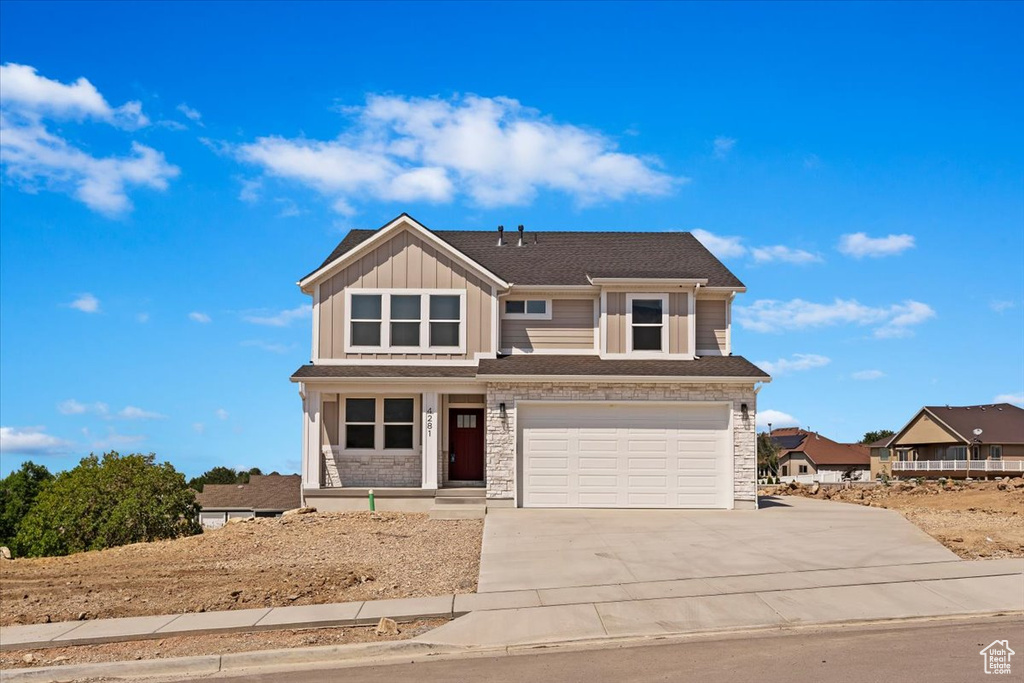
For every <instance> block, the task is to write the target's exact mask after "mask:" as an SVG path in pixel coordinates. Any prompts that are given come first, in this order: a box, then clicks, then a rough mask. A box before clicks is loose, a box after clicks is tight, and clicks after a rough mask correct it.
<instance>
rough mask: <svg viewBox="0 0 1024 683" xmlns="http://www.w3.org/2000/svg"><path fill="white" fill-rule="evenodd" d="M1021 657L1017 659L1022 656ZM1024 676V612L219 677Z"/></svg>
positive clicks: (619, 681) (868, 682)
mask: <svg viewBox="0 0 1024 683" xmlns="http://www.w3.org/2000/svg"><path fill="white" fill-rule="evenodd" d="M994 640H1008V641H1009V645H1010V648H1011V649H1014V650H1015V651H1016V652H1019V653H1020V654H1018V655H1016V656H1015V657H1013V658H1011V666H1012V669H1011V674H1010V675H1008V676H1005V675H1004V676H992V675H986V674H985V673H984V661H983V657H982V655H981V654H979V652H980V650H981V649H982V648H984V647H985V646H987V645H988V644H989V643H991V642H992V641H994ZM1013 660H1016V661H1013ZM992 679H997V680H1003V681H1024V618H1022V617H1020V616H1019V615H1017V616H1014V617H1004V618H995V619H985V620H979V619H969V620H960V621H935V622H926V623H921V622H918V623H912V624H888V625H875V626H856V627H836V628H827V629H815V630H798V631H786V632H781V633H780V632H769V633H758V634H732V635H723V636H717V637H712V638H708V637H702V638H700V639H691V640H684V641H680V642H671V643H664V642H658V641H651V642H649V643H645V644H642V645H636V644H631V645H629V646H622V645H610V646H605V647H601V648H599V649H585V650H581V649H569V650H560V649H558V648H552V649H548V650H546V651H529V652H526V653H520V654H512V655H504V654H502V655H496V656H487V657H480V656H478V657H457V658H450V659H443V660H438V661H428V662H414V663H395V664H387V665H377V666H358V667H351V666H348V667H338V668H330V669H318V670H308V669H307V670H301V671H300V670H296V671H281V670H275V671H267V672H257V671H252V672H248V673H247V674H246V675H245V676H233V677H224V676H215V677H213V680H216V681H217V683H226V682H229V681H230V682H231V683H235V682H236V681H237V682H238V683H241V682H242V681H247V682H249V683H300V682H301V683H328V682H332V683H333V682H334V681H340V680H346V681H359V682H360V683H377V682H379V683H384V682H385V681H416V682H417V683H434V682H436V683H442V682H443V683H448V682H450V681H473V682H474V683H485V682H488V681H581V682H586V683H600V682H604V681H609V682H615V683H630V682H633V681H635V682H637V683H640V682H643V683H651V682H652V681H683V682H685V681H694V682H700V683H713V682H716V681H723V682H725V681H728V682H729V683H736V682H741V681H756V682H757V683H775V682H778V683H818V682H821V681H829V682H835V683H873V682H877V683H901V682H904V681H905V682H907V683H918V682H919V681H927V682H928V683H964V682H966V681H987V680H988V681H990V680H992Z"/></svg>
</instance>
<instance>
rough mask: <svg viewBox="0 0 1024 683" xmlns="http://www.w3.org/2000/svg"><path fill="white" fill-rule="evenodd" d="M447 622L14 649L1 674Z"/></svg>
mask: <svg viewBox="0 0 1024 683" xmlns="http://www.w3.org/2000/svg"><path fill="white" fill-rule="evenodd" d="M447 621H448V620H447V619H424V620H420V621H414V622H411V623H408V624H399V625H398V629H399V632H398V634H397V635H378V634H377V633H376V626H349V627H339V628H319V629H300V630H283V631H259V632H256V633H225V634H207V635H202V636H175V637H172V638H163V639H160V640H138V641H131V642H126V643H103V644H101V645H77V646H73V647H54V648H47V649H45V650H11V651H9V652H0V670H7V669H12V668H27V667H39V666H67V665H69V664H88V663H92V662H123V661H129V660H133V659H166V658H169V657H195V656H198V655H223V654H228V653H230V652H254V651H256V650H283V649H286V648H297V647H317V646H321V645H351V644H352V643H376V642H380V641H385V640H406V639H408V638H415V637H416V636H419V635H422V634H424V633H426V632H427V631H429V630H431V629H434V628H437V627H438V626H441V625H442V624H445V623H447Z"/></svg>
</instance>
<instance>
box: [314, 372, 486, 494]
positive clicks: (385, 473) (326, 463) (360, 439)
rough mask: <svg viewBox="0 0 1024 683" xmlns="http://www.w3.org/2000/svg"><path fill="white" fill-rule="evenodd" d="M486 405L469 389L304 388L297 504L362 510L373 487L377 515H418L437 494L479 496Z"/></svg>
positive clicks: (478, 390) (390, 385) (391, 385)
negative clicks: (305, 502)
mask: <svg viewBox="0 0 1024 683" xmlns="http://www.w3.org/2000/svg"><path fill="white" fill-rule="evenodd" d="M463 384H465V386H463ZM485 402H486V396H485V389H484V388H483V387H482V386H480V385H477V384H476V383H473V384H470V383H459V382H445V383H444V385H443V386H442V385H431V384H430V383H422V384H420V385H418V386H413V385H410V384H408V383H395V382H386V381H383V382H379V383H377V384H376V385H372V386H371V385H368V384H366V383H365V382H360V383H358V384H356V383H345V384H342V383H337V384H335V385H334V386H331V385H321V386H315V387H314V386H310V385H307V387H306V390H305V392H304V394H303V412H304V431H303V473H302V474H303V481H302V487H303V499H304V500H310V499H312V498H317V499H318V500H322V501H323V504H322V506H321V507H323V506H324V505H326V507H324V509H362V508H364V507H365V499H366V497H367V495H368V491H369V490H370V489H373V490H374V493H375V497H376V498H377V500H378V501H381V503H382V505H383V507H382V509H396V510H412V509H420V510H422V509H429V508H430V507H431V506H432V505H433V499H434V497H435V494H434V492H435V491H437V490H438V489H451V488H458V489H476V490H479V491H480V492H481V493H482V492H483V491H485V489H486V486H487V477H486V467H485V462H486V458H485V442H486V437H485V434H486V429H485V410H486V403H485ZM357 501H359V502H357Z"/></svg>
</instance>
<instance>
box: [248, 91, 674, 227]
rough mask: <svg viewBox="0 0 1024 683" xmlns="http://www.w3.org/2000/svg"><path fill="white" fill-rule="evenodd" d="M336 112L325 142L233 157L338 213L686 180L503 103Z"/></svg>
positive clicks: (591, 195) (415, 104) (410, 104)
mask: <svg viewBox="0 0 1024 683" xmlns="http://www.w3.org/2000/svg"><path fill="white" fill-rule="evenodd" d="M343 112H344V113H345V114H347V115H349V116H350V117H351V118H352V125H351V126H350V127H349V128H348V129H347V130H345V131H344V132H343V133H342V134H341V135H340V136H339V137H337V138H335V139H333V140H311V139H308V138H302V137H300V138H285V137H280V136H269V137H263V138H258V139H256V140H255V141H254V142H251V143H248V144H243V145H239V146H237V147H235V148H234V152H235V154H236V156H237V157H238V158H239V159H241V160H243V161H246V162H249V163H252V164H256V165H258V166H260V167H262V168H263V170H264V171H265V172H266V173H267V174H268V175H273V176H278V177H281V178H287V179H290V180H294V181H298V182H301V183H303V184H305V185H308V186H310V187H313V188H315V189H316V190H318V191H319V192H321V193H322V194H324V195H325V196H327V197H328V198H330V199H331V200H332V202H333V205H334V206H335V208H336V209H337V208H341V209H344V210H350V209H351V202H352V201H353V200H361V199H375V200H383V201H394V202H411V201H429V202H451V201H453V200H454V199H455V198H456V197H457V196H459V195H465V196H467V197H468V198H469V199H470V200H471V201H472V202H473V203H475V204H477V205H480V206H484V207H497V206H508V205H521V204H525V203H528V202H529V201H530V200H531V199H533V197H534V196H535V195H536V193H537V192H538V191H540V190H555V191H559V192H564V193H567V194H569V195H570V196H572V197H574V198H575V199H576V200H577V201H578V202H580V203H582V204H589V203H594V202H599V201H605V200H618V199H624V198H626V197H629V196H635V195H640V196H657V195H665V194H668V193H669V192H670V191H671V190H672V189H673V187H675V186H676V185H678V184H679V183H682V182H685V179H684V178H677V177H673V176H670V175H668V174H666V173H664V172H662V171H660V170H658V168H657V166H658V162H657V161H656V160H654V159H651V158H647V157H641V156H637V155H634V154H626V153H623V152H620V151H618V149H617V145H616V143H615V142H614V141H613V140H612V139H610V138H608V137H607V136H605V135H603V134H602V133H599V132H596V131H593V130H587V129H584V128H581V127H579V126H574V125H571V124H564V123H557V122H555V121H553V120H552V119H551V118H550V117H547V116H543V115H541V114H540V113H539V112H538V111H536V110H534V109H530V108H528V107H524V106H523V105H521V104H520V103H519V102H518V101H516V100H513V99H510V98H507V97H493V98H490V97H479V96H476V95H465V96H457V97H454V98H452V99H450V100H443V99H440V98H417V97H402V96H390V95H370V96H369V97H368V98H367V101H366V104H365V105H362V106H357V107H347V108H345V109H343ZM338 200H340V204H339V203H338Z"/></svg>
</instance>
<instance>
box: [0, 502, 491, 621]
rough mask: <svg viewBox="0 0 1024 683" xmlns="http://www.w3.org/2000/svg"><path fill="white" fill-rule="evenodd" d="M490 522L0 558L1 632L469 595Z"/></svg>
mask: <svg viewBox="0 0 1024 683" xmlns="http://www.w3.org/2000/svg"><path fill="white" fill-rule="evenodd" d="M482 532H483V520H458V521H431V520H429V519H427V515H426V514H413V513H398V512H379V513H376V514H375V515H371V513H369V512H345V513H312V514H304V515H292V516H288V517H281V518H278V519H257V520H246V521H245V522H239V523H232V524H228V525H227V526H225V527H224V528H222V529H217V530H214V531H207V532H206V533H203V534H201V535H199V536H192V537H189V538H181V539H177V540H173V541H159V542H156V543H138V544H135V545H129V546H124V547H121V548H113V549H110V550H101V551H94V552H88V553H79V554H76V555H70V556H68V557H52V558H32V559H14V560H6V561H3V560H0V625H4V626H7V625H11V624H38V623H46V622H51V621H69V620H75V619H105V618H109V617H134V616H143V615H149V614H175V613H178V612H207V611H214V610H229V609H248V608H254V607H280V606H287V605H312V604H319V603H328V602H349V601H356V600H378V599H385V598H405V597H420V596H429V595H443V594H445V593H472V592H474V591H475V590H476V581H477V576H478V575H479V572H480V542H481V537H482Z"/></svg>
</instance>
